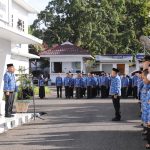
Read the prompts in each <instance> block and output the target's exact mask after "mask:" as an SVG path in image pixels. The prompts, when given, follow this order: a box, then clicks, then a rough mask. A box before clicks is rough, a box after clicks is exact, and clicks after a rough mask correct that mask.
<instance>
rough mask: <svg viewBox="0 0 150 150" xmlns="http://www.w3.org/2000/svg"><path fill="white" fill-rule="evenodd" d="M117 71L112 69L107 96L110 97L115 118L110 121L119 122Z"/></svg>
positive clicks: (119, 82)
mask: <svg viewBox="0 0 150 150" xmlns="http://www.w3.org/2000/svg"><path fill="white" fill-rule="evenodd" d="M118 72H119V70H118V69H116V68H113V69H112V72H111V84H110V91H109V94H110V95H112V101H113V105H114V108H115V117H114V118H113V119H112V121H120V119H121V114H120V96H121V79H120V77H119V76H118Z"/></svg>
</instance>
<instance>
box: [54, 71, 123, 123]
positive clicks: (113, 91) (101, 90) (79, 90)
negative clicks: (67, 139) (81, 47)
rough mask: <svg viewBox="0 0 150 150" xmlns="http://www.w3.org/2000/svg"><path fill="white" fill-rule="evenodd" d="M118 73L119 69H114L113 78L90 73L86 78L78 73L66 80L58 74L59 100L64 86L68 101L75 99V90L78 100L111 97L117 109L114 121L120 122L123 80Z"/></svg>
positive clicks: (69, 75)
mask: <svg viewBox="0 0 150 150" xmlns="http://www.w3.org/2000/svg"><path fill="white" fill-rule="evenodd" d="M118 73H119V70H118V69H117V68H113V69H112V72H111V76H107V75H106V73H103V74H102V75H101V76H97V75H94V74H91V73H88V75H87V76H86V75H85V74H81V73H78V74H77V76H76V77H75V78H74V77H73V74H70V73H67V74H66V77H65V78H64V79H63V78H62V77H61V74H58V76H57V77H56V82H55V83H56V88H57V98H62V86H64V87H65V98H66V99H70V98H73V97H74V89H75V91H76V94H75V98H76V99H81V98H83V97H86V98H87V99H91V98H95V97H96V96H100V95H101V98H107V97H108V96H109V95H111V96H112V101H113V105H114V108H115V117H114V118H113V119H112V121H120V119H121V113H120V96H121V78H120V76H119V75H118Z"/></svg>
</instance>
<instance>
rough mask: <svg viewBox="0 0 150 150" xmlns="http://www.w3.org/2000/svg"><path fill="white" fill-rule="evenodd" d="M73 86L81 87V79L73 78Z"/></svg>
mask: <svg viewBox="0 0 150 150" xmlns="http://www.w3.org/2000/svg"><path fill="white" fill-rule="evenodd" d="M74 86H75V87H82V78H75V82H74Z"/></svg>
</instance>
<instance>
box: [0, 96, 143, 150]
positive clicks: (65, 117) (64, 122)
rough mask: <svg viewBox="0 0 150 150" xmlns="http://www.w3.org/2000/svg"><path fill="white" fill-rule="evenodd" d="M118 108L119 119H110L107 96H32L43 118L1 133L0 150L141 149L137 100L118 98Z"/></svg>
mask: <svg viewBox="0 0 150 150" xmlns="http://www.w3.org/2000/svg"><path fill="white" fill-rule="evenodd" d="M32 109H33V107H32V106H30V110H29V111H32ZM121 110H122V121H121V122H111V118H112V117H113V116H114V110H113V107H112V103H111V99H90V100H87V99H82V100H76V99H74V100H66V99H61V100H58V99H56V98H50V97H49V98H46V99H43V100H40V99H36V111H37V112H41V111H44V112H47V115H44V116H42V118H43V119H44V120H41V119H38V118H36V120H35V121H32V122H30V123H28V124H25V125H23V126H20V127H18V128H15V129H13V130H10V131H8V132H6V133H3V134H1V135H0V150H36V149H37V150H44V149H46V150H55V149H57V150H144V149H145V148H144V145H145V141H143V140H142V139H143V137H142V136H141V130H142V129H141V127H140V120H139V113H138V111H139V108H138V104H137V101H136V100H133V99H127V100H121Z"/></svg>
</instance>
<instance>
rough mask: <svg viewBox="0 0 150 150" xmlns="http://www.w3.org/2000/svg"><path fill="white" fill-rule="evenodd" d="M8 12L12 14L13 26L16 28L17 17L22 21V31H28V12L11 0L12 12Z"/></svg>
mask: <svg viewBox="0 0 150 150" xmlns="http://www.w3.org/2000/svg"><path fill="white" fill-rule="evenodd" d="M10 13H11V15H13V27H14V28H17V22H18V19H21V20H22V21H24V29H25V30H24V32H25V33H28V12H27V11H26V10H25V9H23V8H22V7H20V6H19V5H18V4H16V3H15V2H14V1H12V12H10Z"/></svg>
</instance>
